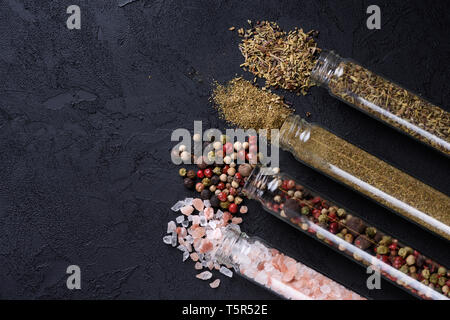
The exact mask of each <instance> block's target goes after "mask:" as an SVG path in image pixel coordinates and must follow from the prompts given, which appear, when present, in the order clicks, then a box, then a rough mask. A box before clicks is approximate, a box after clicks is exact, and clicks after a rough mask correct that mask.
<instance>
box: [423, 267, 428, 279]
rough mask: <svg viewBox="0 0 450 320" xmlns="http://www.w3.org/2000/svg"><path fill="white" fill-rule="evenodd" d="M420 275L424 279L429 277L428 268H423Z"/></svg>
mask: <svg viewBox="0 0 450 320" xmlns="http://www.w3.org/2000/svg"><path fill="white" fill-rule="evenodd" d="M422 277H424V278H425V279H428V278H429V277H430V270H428V269H423V270H422Z"/></svg>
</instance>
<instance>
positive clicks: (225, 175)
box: [176, 136, 259, 214]
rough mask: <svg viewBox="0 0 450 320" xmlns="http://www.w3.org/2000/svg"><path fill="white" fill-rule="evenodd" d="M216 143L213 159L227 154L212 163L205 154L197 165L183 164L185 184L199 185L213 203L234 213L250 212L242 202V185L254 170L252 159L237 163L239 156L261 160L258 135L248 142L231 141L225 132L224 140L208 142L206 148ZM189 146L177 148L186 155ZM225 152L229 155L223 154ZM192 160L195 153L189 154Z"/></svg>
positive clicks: (190, 186)
mask: <svg viewBox="0 0 450 320" xmlns="http://www.w3.org/2000/svg"><path fill="white" fill-rule="evenodd" d="M210 145H211V146H212V148H213V150H214V151H212V153H210V154H209V156H210V159H209V160H214V159H216V157H218V158H219V159H222V158H223V163H222V162H213V163H212V164H211V165H208V164H207V162H208V161H206V159H204V156H202V157H201V159H195V160H194V163H196V164H197V169H196V170H194V169H189V170H187V169H186V168H181V169H179V171H178V173H179V175H180V176H181V177H183V179H184V180H183V184H184V186H185V187H186V188H187V189H190V190H191V189H195V190H196V191H197V192H198V193H199V194H200V197H201V198H202V199H203V200H208V201H210V203H211V206H213V207H215V208H219V207H220V208H221V209H222V210H228V211H229V212H231V213H232V214H235V213H237V212H240V213H246V212H247V207H246V206H242V202H243V198H242V195H241V190H242V186H243V185H244V184H245V182H246V180H247V177H248V176H249V175H250V173H251V172H252V170H253V167H252V165H251V164H249V163H242V164H240V165H237V164H236V160H239V161H249V162H251V163H253V162H254V163H257V162H258V159H259V154H258V145H257V137H256V136H250V137H249V138H248V142H247V141H244V142H239V141H236V142H235V143H232V142H230V141H228V137H226V136H222V141H214V142H212V143H207V145H206V147H205V148H208V147H209V146H210ZM184 149H185V146H180V148H179V149H178V150H177V151H176V152H177V153H178V154H180V157H181V158H183V153H187V151H185V150H184ZM223 155H226V156H225V157H223ZM188 156H189V159H186V160H190V157H191V155H190V154H188Z"/></svg>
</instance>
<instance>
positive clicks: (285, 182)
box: [281, 180, 288, 190]
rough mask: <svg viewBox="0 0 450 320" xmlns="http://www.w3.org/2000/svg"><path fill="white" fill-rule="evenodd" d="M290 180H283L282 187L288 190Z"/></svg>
mask: <svg viewBox="0 0 450 320" xmlns="http://www.w3.org/2000/svg"><path fill="white" fill-rule="evenodd" d="M287 183H288V180H283V183H282V184H281V189H284V190H287V188H288V186H287Z"/></svg>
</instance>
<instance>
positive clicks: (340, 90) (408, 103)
mask: <svg viewBox="0 0 450 320" xmlns="http://www.w3.org/2000/svg"><path fill="white" fill-rule="evenodd" d="M311 79H312V80H313V81H314V82H315V83H316V84H317V85H319V86H322V87H324V88H327V89H328V90H329V92H330V94H331V95H333V96H335V97H337V98H339V99H340V100H342V101H344V102H346V103H347V104H349V105H351V106H353V107H355V108H357V109H359V110H362V111H364V112H365V113H367V114H369V115H371V116H372V117H374V118H375V119H378V120H381V121H383V122H386V123H388V124H390V125H391V126H393V127H394V128H396V129H399V130H400V131H402V132H405V133H407V134H409V135H411V136H413V137H415V138H416V139H418V140H419V141H421V142H423V143H425V144H428V145H430V146H432V147H434V148H435V149H437V150H439V151H441V152H442V153H444V154H445V155H447V156H449V155H450V113H449V112H446V111H445V110H443V109H441V108H439V107H437V106H435V105H433V104H431V103H430V102H428V101H426V100H425V99H423V98H421V97H420V96H418V95H416V94H414V93H412V92H410V91H408V90H406V89H404V88H402V87H401V86H399V85H397V84H395V83H393V82H391V81H390V80H387V79H386V78H384V77H381V76H379V75H377V74H375V73H373V72H372V71H370V70H368V69H366V68H364V67H362V66H361V65H360V64H358V63H356V62H354V61H352V60H350V59H343V58H341V57H340V56H338V55H337V54H336V53H334V52H329V51H322V52H321V54H320V56H319V58H318V60H317V62H316V64H315V67H314V69H313V70H312V72H311Z"/></svg>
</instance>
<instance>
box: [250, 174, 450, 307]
mask: <svg viewBox="0 0 450 320" xmlns="http://www.w3.org/2000/svg"><path fill="white" fill-rule="evenodd" d="M243 192H244V194H245V195H246V196H247V197H248V198H250V199H253V200H256V201H258V202H259V203H260V204H261V205H262V206H263V208H264V209H265V210H266V211H267V212H269V213H270V214H272V215H274V216H275V217H277V218H279V219H281V220H282V221H284V222H286V223H288V224H290V225H291V226H293V227H294V228H296V229H297V230H299V231H301V232H304V233H305V234H307V235H309V236H311V237H313V238H315V239H318V240H320V241H322V242H323V243H324V244H326V245H328V246H329V247H330V248H332V249H334V250H336V251H338V252H339V253H341V254H342V255H344V256H346V257H347V258H349V259H350V260H352V261H354V262H356V263H358V264H360V265H363V266H364V267H367V266H369V265H371V266H375V267H377V268H378V269H379V270H380V274H381V275H382V276H384V277H385V278H386V279H387V280H388V281H391V282H392V283H394V284H395V285H399V286H400V287H401V288H403V289H405V290H406V291H407V292H408V293H410V294H413V295H415V296H418V297H419V298H423V299H433V300H448V299H449V298H448V291H447V288H446V281H447V278H448V276H449V275H450V272H449V271H448V268H446V267H444V266H443V265H441V264H439V263H437V262H436V261H433V260H432V259H430V258H429V257H426V256H424V255H423V254H422V253H419V252H418V251H417V250H414V249H412V248H411V247H409V246H407V245H405V244H404V243H402V242H401V241H399V240H398V239H395V238H394V237H392V236H389V235H388V234H386V233H385V232H383V231H381V230H379V229H378V228H376V227H374V226H373V225H370V224H369V223H368V222H366V221H364V220H363V219H361V218H359V217H358V215H357V214H355V213H353V212H349V211H348V210H347V209H345V208H343V207H342V206H341V205H339V204H337V203H334V202H332V201H329V200H328V199H326V198H325V197H323V196H322V195H319V194H318V193H316V192H315V191H313V190H311V189H310V188H308V187H306V186H305V185H303V184H300V183H298V182H297V181H295V180H294V179H292V178H291V177H290V176H288V175H286V174H285V173H280V172H279V170H273V169H270V168H263V167H259V166H256V167H255V168H254V169H253V171H252V173H251V175H250V176H249V177H248V179H247V181H246V183H245V186H244V189H243ZM424 270H427V271H428V270H433V272H432V273H434V274H436V276H438V275H440V277H443V278H444V279H443V280H441V283H437V284H436V285H432V286H430V285H429V283H427V281H423V280H424V278H423V276H422V272H423V271H424ZM439 270H440V273H439ZM427 271H425V272H427Z"/></svg>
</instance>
